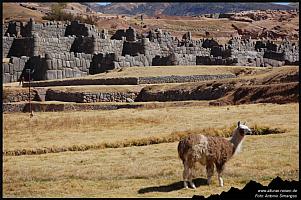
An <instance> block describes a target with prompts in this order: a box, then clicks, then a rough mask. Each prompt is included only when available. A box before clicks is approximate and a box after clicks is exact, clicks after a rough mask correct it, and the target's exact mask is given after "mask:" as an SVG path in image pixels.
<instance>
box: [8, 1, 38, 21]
mask: <svg viewBox="0 0 301 200" xmlns="http://www.w3.org/2000/svg"><path fill="white" fill-rule="evenodd" d="M2 5H3V14H2V17H3V19H5V18H8V17H12V18H13V19H15V20H21V21H24V22H27V21H29V18H34V19H35V21H36V22H40V23H41V22H43V20H42V17H43V16H44V14H42V13H40V12H39V11H36V10H30V9H28V8H24V7H22V6H20V5H19V4H18V3H3V4H2Z"/></svg>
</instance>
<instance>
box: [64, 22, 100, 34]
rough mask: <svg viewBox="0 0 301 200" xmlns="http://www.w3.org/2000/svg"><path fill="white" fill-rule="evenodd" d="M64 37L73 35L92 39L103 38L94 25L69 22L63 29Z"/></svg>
mask: <svg viewBox="0 0 301 200" xmlns="http://www.w3.org/2000/svg"><path fill="white" fill-rule="evenodd" d="M64 35H65V36H69V35H75V36H77V37H78V36H89V37H91V36H94V37H101V38H103V37H104V32H99V31H98V30H97V29H96V27H95V25H90V24H84V23H80V22H79V21H72V22H70V23H69V24H68V25H67V26H66V28H65V34H64Z"/></svg>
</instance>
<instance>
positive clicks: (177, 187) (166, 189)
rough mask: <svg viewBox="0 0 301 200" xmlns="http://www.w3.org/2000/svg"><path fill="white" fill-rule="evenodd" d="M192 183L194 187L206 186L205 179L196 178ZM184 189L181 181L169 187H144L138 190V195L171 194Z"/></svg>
mask: <svg viewBox="0 0 301 200" xmlns="http://www.w3.org/2000/svg"><path fill="white" fill-rule="evenodd" d="M193 183H194V184H195V186H196V187H199V186H201V185H207V179H204V178H197V179H194V180H193ZM183 188H184V183H183V181H179V182H175V183H172V184H169V185H161V186H153V187H146V188H141V189H140V190H138V193H139V194H144V193H149V192H171V191H175V190H180V189H183Z"/></svg>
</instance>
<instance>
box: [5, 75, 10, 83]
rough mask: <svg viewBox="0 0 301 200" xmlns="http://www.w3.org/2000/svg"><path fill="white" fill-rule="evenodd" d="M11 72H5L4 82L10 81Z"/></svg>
mask: <svg viewBox="0 0 301 200" xmlns="http://www.w3.org/2000/svg"><path fill="white" fill-rule="evenodd" d="M10 76H11V75H10V74H8V73H4V74H3V82H4V83H9V82H10Z"/></svg>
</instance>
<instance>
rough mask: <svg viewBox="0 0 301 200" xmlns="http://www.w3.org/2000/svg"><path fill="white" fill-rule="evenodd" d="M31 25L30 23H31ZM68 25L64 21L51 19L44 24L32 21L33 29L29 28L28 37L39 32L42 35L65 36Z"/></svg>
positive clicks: (44, 36)
mask: <svg viewBox="0 0 301 200" xmlns="http://www.w3.org/2000/svg"><path fill="white" fill-rule="evenodd" d="M29 26H30V24H29ZM66 27H67V25H66V24H63V23H62V22H56V21H49V22H45V23H43V24H38V23H34V22H33V23H32V25H31V30H30V28H29V31H28V32H29V33H28V37H30V36H33V35H34V34H38V35H39V36H40V37H43V38H49V37H64V36H65V30H66ZM23 37H24V36H23Z"/></svg>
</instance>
